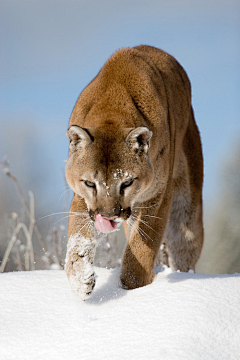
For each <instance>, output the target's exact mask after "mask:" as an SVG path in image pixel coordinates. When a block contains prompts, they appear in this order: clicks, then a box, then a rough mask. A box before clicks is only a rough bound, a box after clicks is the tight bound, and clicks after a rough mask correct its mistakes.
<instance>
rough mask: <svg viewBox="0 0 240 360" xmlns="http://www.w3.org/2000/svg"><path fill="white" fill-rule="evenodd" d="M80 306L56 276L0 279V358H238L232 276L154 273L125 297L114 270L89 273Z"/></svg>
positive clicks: (237, 285)
mask: <svg viewBox="0 0 240 360" xmlns="http://www.w3.org/2000/svg"><path fill="white" fill-rule="evenodd" d="M96 272H97V275H98V278H97V285H96V288H95V291H94V293H93V295H92V297H91V298H90V299H89V300H87V301H86V302H83V301H81V300H78V299H77V298H76V297H75V295H73V294H72V292H71V290H70V286H69V283H68V280H67V277H66V275H65V272H64V271H34V272H17V273H4V274H1V275H0V359H3V360H12V359H17V360H21V359H24V360H25V359H26V360H28V359H29V360H35V359H36V360H61V359H64V360H66V359H69V360H71V359H74V360H75V359H81V360H88V359H89V360H90V359H91V360H94V359H100V360H101V359H104V360H107V359H111V360H115V359H128V360H129V359H130V360H135V359H136V360H138V359H161V360H164V359H169V360H175V359H176V360H181V359H184V360H187V359H189V360H190V359H191V360H197V359H204V360H208V359H210V360H214V359H216V360H221V359H226V360H237V359H240V274H235V275H214V276H212V275H202V274H193V273H179V272H173V271H171V269H167V268H166V269H162V268H160V267H159V268H156V277H155V280H154V282H153V283H152V284H151V285H149V286H146V287H144V288H140V289H136V290H131V291H126V290H123V289H121V288H120V286H119V269H114V270H107V269H101V268H97V269H96Z"/></svg>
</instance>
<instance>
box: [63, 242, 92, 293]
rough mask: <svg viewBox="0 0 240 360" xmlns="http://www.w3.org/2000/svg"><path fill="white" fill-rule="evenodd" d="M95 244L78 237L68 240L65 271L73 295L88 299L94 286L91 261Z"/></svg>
mask: <svg viewBox="0 0 240 360" xmlns="http://www.w3.org/2000/svg"><path fill="white" fill-rule="evenodd" d="M94 254H95V243H94V242H93V241H92V240H91V239H86V238H83V237H80V236H78V235H74V236H71V237H70V238H69V240H68V246H67V256H66V265H65V270H66V273H67V276H68V278H69V282H70V285H71V287H72V290H73V291H74V293H75V294H76V295H77V296H79V297H80V298H81V299H83V300H86V299H88V298H89V297H90V296H91V294H92V291H93V289H94V286H95V281H96V279H95V273H94V268H93V259H94Z"/></svg>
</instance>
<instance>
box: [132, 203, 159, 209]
mask: <svg viewBox="0 0 240 360" xmlns="http://www.w3.org/2000/svg"><path fill="white" fill-rule="evenodd" d="M156 205H158V204H157V203H156V204H153V205H150V206H134V205H133V210H134V209H150V208H152V207H154V206H156Z"/></svg>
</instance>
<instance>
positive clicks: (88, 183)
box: [84, 180, 96, 189]
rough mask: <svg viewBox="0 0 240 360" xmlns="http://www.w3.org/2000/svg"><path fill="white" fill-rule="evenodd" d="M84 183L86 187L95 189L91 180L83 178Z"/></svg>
mask: <svg viewBox="0 0 240 360" xmlns="http://www.w3.org/2000/svg"><path fill="white" fill-rule="evenodd" d="M84 184H85V185H86V186H87V187H90V188H93V189H96V185H95V184H94V183H93V182H91V181H88V180H85V181H84Z"/></svg>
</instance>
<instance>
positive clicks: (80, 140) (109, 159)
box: [66, 125, 153, 233]
mask: <svg viewBox="0 0 240 360" xmlns="http://www.w3.org/2000/svg"><path fill="white" fill-rule="evenodd" d="M67 136H68V138H69V148H70V156H69V160H68V162H67V166H66V179H67V182H68V184H69V185H70V187H71V188H72V190H73V191H74V193H76V194H78V195H79V196H80V197H82V198H84V200H85V203H86V205H87V208H88V211H89V215H90V217H91V219H92V220H93V221H94V222H95V227H96V229H97V230H99V231H101V232H103V233H108V232H111V231H113V230H115V229H116V228H117V225H118V223H119V222H121V221H123V220H127V219H128V217H129V216H130V215H131V211H132V207H133V204H134V202H136V201H137V200H138V199H139V198H141V197H142V196H143V194H144V192H145V191H146V190H147V189H148V188H149V187H150V185H151V183H152V181H153V166H152V164H151V161H150V159H149V156H148V149H149V146H150V139H151V136H152V132H151V131H150V130H149V129H148V128H147V127H137V128H135V129H117V128H116V127H114V128H111V127H110V128H109V129H106V128H88V129H84V128H81V127H79V126H76V125H73V126H71V127H70V128H69V130H68V131H67Z"/></svg>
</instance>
